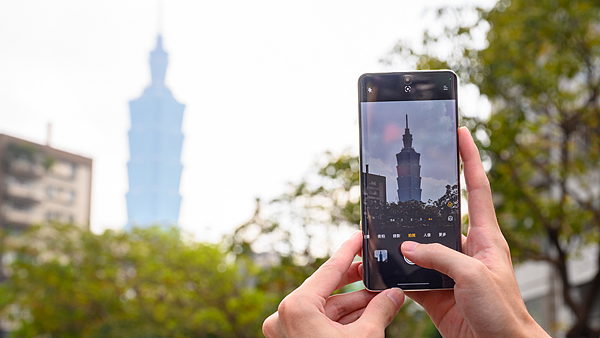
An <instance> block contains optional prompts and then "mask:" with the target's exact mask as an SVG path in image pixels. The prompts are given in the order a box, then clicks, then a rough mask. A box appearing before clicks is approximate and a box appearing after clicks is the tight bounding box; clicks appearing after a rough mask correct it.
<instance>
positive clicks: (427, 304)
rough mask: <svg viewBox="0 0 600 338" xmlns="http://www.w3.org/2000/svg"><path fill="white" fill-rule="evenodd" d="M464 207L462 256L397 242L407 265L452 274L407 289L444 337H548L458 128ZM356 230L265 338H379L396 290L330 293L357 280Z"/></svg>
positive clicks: (287, 302)
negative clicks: (530, 308)
mask: <svg viewBox="0 0 600 338" xmlns="http://www.w3.org/2000/svg"><path fill="white" fill-rule="evenodd" d="M459 139H460V143H459V145H460V154H461V158H462V160H463V164H464V171H465V180H466V184H467V200H468V204H469V230H468V234H467V236H466V237H463V252H462V253H461V252H458V251H454V250H452V249H450V248H447V247H445V246H443V245H441V244H418V243H416V242H409V241H407V242H404V243H403V244H402V253H403V255H404V256H406V258H408V259H410V260H411V261H413V262H414V263H415V264H417V265H419V266H422V267H425V268H429V269H434V270H437V271H440V272H442V273H445V274H447V275H448V276H450V277H452V278H453V279H454V281H455V283H456V285H455V286H454V289H453V290H443V291H412V292H407V293H406V294H407V295H408V296H409V297H410V298H412V299H413V300H415V301H416V302H417V303H419V304H420V305H421V306H423V308H424V309H425V311H426V312H427V314H428V315H429V316H430V317H431V320H432V321H433V323H434V324H435V325H436V327H437V328H438V330H439V331H440V333H441V334H442V336H444V337H511V338H515V337H549V336H548V334H546V332H545V331H544V330H543V329H542V328H541V327H540V326H539V325H538V324H537V323H536V322H535V321H534V320H533V318H532V317H531V316H530V315H529V313H528V312H527V309H526V308H525V304H524V303H523V299H522V298H521V293H520V292H519V287H518V284H517V280H516V278H515V275H514V272H513V266H512V262H511V259H510V251H509V248H508V244H507V243H506V240H505V239H504V236H503V235H502V232H501V231H500V227H499V226H498V222H497V220H496V213H495V211H494V206H493V203H492V195H491V190H490V184H489V181H488V179H487V177H486V175H485V171H484V170H483V165H482V163H481V159H480V157H479V151H478V150H477V147H476V146H475V143H474V142H473V139H472V138H471V134H470V133H469V131H468V130H467V129H466V128H460V129H459ZM360 234H361V233H360V232H357V233H355V234H354V235H352V237H351V238H350V239H349V240H348V241H346V242H345V243H344V244H342V246H341V247H340V249H339V250H338V251H337V252H336V253H335V254H334V255H333V256H332V257H331V258H330V259H329V260H328V261H327V262H326V263H324V264H323V265H322V266H321V267H320V268H319V269H318V270H317V271H316V272H315V273H314V274H313V275H312V276H311V277H309V278H308V279H307V280H306V281H305V282H304V283H303V284H302V285H301V286H300V287H299V288H298V289H296V290H295V291H294V292H292V293H291V294H290V295H288V296H287V297H286V298H285V299H284V300H283V301H282V302H281V304H280V305H279V309H278V311H277V312H275V313H274V314H273V315H271V316H270V317H269V318H267V319H266V320H265V322H264V324H263V333H264V334H265V336H266V337H267V338H271V337H384V336H385V328H386V327H387V326H388V325H389V323H390V322H391V321H392V319H393V318H394V316H395V315H396V313H397V312H398V310H399V308H400V306H402V303H403V302H404V294H403V292H402V291H401V290H399V289H390V290H385V291H383V292H381V293H378V294H377V293H372V292H369V291H367V290H360V291H356V292H352V293H347V294H342V295H335V296H331V294H332V292H333V291H335V290H336V289H339V288H340V287H342V286H344V285H346V284H349V283H353V282H355V281H358V280H361V279H362V264H361V263H360V262H354V263H352V260H353V259H354V257H355V256H356V255H357V254H358V253H359V252H360V249H361V245H362V239H361V235H360Z"/></svg>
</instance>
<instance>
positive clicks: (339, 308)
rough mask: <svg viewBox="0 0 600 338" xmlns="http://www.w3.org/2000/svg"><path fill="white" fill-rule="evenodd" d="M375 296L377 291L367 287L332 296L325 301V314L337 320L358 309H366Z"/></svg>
mask: <svg viewBox="0 0 600 338" xmlns="http://www.w3.org/2000/svg"><path fill="white" fill-rule="evenodd" d="M375 296H377V293H375V292H369V291H367V290H365V289H363V290H359V291H354V292H349V293H344V294H341V295H335V296H331V297H329V298H328V299H327V303H325V315H327V317H329V319H331V320H333V321H337V320H338V319H340V318H342V317H344V316H346V315H348V314H350V313H352V312H355V311H356V310H359V309H364V308H365V307H366V306H367V304H369V302H370V301H371V299H373V297H375Z"/></svg>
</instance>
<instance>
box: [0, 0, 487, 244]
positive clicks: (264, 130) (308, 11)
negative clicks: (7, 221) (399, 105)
mask: <svg viewBox="0 0 600 338" xmlns="http://www.w3.org/2000/svg"><path fill="white" fill-rule="evenodd" d="M488 2H489V1H488ZM425 5H427V6H428V7H427V8H425ZM441 5H447V1H441V0H439V1H438V0H435V1H428V2H423V1H389V0H380V1H341V0H340V1H326V0H303V1H280V0H279V1H278V0H272V1H271V0H257V1H241V0H240V1H191V0H166V1H164V4H163V6H162V7H163V19H162V22H163V24H162V27H163V28H162V33H163V37H164V40H163V41H164V46H165V49H166V51H167V52H168V53H169V68H168V70H167V79H166V83H167V85H168V86H169V88H170V89H171V90H172V91H173V94H174V96H175V98H176V99H177V100H178V101H180V102H182V103H184V104H185V105H186V109H185V112H184V122H183V132H184V134H185V140H184V145H183V154H182V163H183V165H184V170H183V174H182V180H181V189H180V191H181V195H182V197H183V201H182V205H181V212H180V225H181V227H182V228H183V229H185V230H188V231H191V232H193V233H195V234H196V235H197V238H199V239H201V240H210V241H215V240H217V239H218V238H219V237H220V236H221V235H222V234H223V233H225V232H228V231H231V230H232V229H233V228H234V227H235V226H237V225H239V224H241V223H243V222H244V221H245V220H247V219H248V218H250V217H251V215H252V211H253V207H254V198H255V197H262V198H265V199H268V198H272V197H275V196H276V195H278V194H280V193H281V192H283V191H284V189H285V183H286V182H288V181H296V180H298V179H299V178H300V177H301V176H302V175H303V174H304V173H306V171H307V170H308V168H309V167H310V166H311V163H312V162H313V161H314V159H315V157H316V156H317V155H318V154H320V153H322V152H323V151H325V150H332V151H334V152H341V151H342V150H344V149H347V148H349V149H351V150H352V151H353V152H354V153H358V149H357V147H358V125H357V116H358V113H357V104H356V103H357V94H356V91H357V90H356V82H357V79H358V77H359V76H360V75H361V74H362V73H365V72H377V71H390V70H397V69H392V68H390V67H388V66H384V65H382V64H381V63H379V62H378V60H379V59H380V58H382V57H385V56H386V54H387V53H388V52H389V51H390V50H391V49H392V47H393V46H394V44H395V43H396V42H397V41H398V40H399V39H404V40H406V41H412V42H418V41H419V40H420V39H421V36H420V32H421V31H422V28H423V27H424V26H425V25H432V24H434V23H433V22H432V15H423V13H424V11H425V10H426V9H432V8H436V7H437V6H441ZM157 8H158V6H157V1H149V0H131V1H122V0H112V1H110V0H109V1H82V0H54V1H46V0H35V1H34V0H20V1H2V2H0V46H1V47H0V48H2V52H1V53H0V65H1V66H0V93H1V94H0V117H1V119H2V123H1V124H0V132H1V133H6V134H9V135H13V136H16V137H21V138H25V139H28V140H31V141H34V142H39V143H45V142H46V124H47V123H49V122H51V123H52V128H53V129H52V130H53V133H52V140H51V144H52V146H54V147H56V148H59V149H62V150H66V151H70V152H74V153H76V154H80V155H83V156H88V157H91V158H93V160H94V168H93V170H94V172H93V188H92V189H93V191H92V214H91V227H92V229H93V230H94V231H101V230H102V229H106V228H121V227H122V226H123V225H124V224H125V223H126V221H127V215H126V207H125V193H126V192H127V190H128V185H127V172H126V163H127V161H128V159H129V154H128V141H127V131H128V130H129V127H130V121H129V110H128V101H129V100H132V99H135V98H137V97H139V96H140V95H141V93H142V91H143V89H144V88H145V87H146V86H147V85H148V84H149V82H150V70H149V65H148V59H149V53H150V51H151V50H152V49H153V48H154V46H155V43H156V34H157V30H158V28H157V27H158V24H157V22H158V20H157V17H158V16H157ZM463 108H464V106H463Z"/></svg>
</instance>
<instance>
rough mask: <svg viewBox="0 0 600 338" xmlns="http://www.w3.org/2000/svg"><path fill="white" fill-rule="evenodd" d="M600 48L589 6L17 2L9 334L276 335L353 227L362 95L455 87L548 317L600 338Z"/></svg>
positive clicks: (528, 298)
mask: <svg viewBox="0 0 600 338" xmlns="http://www.w3.org/2000/svg"><path fill="white" fill-rule="evenodd" d="M599 42H600V7H599V6H598V5H597V4H596V3H594V2H593V1H564V0H552V1H551V0H548V1H539V2H535V3H533V2H531V3H530V2H527V1H521V0H514V1H511V0H503V1H499V2H496V1H492V0H485V1H484V0H482V1H466V0H465V1H458V2H454V3H453V4H452V6H451V7H447V2H443V1H430V2H427V3H423V2H420V3H417V2H415V3H407V2H400V1H376V2H370V3H364V2H358V1H303V2H281V1H259V2H242V1H230V2H193V1H184V0H179V1H178V0H163V1H104V2H91V1H52V2H48V1H29V0H28V1H20V2H2V3H0V46H2V52H1V53H0V64H2V65H3V66H2V67H0V92H1V93H2V95H0V116H1V117H2V124H1V125H0V184H1V193H0V225H1V228H2V234H1V236H2V237H1V242H0V246H1V248H0V249H1V251H2V266H3V269H2V271H1V273H0V278H1V279H2V282H1V283H0V289H1V290H0V316H1V324H0V325H1V328H2V336H10V337H38V336H42V335H45V336H60V337H138V336H139V337H180V336H181V337H189V336H192V337H255V336H261V335H262V334H261V329H260V328H261V325H262V322H263V320H264V319H265V318H266V317H267V316H268V315H269V314H270V313H272V312H274V311H275V310H276V309H277V305H278V304H279V302H280V301H281V299H282V298H283V297H284V296H285V295H286V294H287V293H289V292H290V291H291V290H293V289H294V288H296V287H297V286H298V285H299V284H300V283H301V282H302V281H303V280H304V279H305V278H306V276H308V275H310V274H311V273H312V272H313V271H314V270H315V269H316V268H317V267H318V266H319V265H320V264H321V263H322V262H323V261H324V260H325V259H326V258H327V257H328V256H329V255H330V254H331V253H332V252H333V251H335V249H336V248H337V247H338V246H339V244H340V243H341V242H343V241H344V240H345V239H346V238H347V237H348V236H349V235H350V234H351V233H352V232H353V231H355V230H356V229H357V224H358V220H359V206H358V201H359V197H360V194H359V191H358V160H357V154H358V122H357V115H358V114H357V105H356V104H357V95H356V82H357V79H358V77H359V76H360V75H361V74H362V73H366V72H382V71H398V70H406V69H452V70H454V71H455V72H456V73H457V74H458V75H459V77H460V83H461V86H460V89H459V96H460V99H459V108H460V114H461V118H462V122H461V124H462V125H466V126H467V127H468V128H469V129H470V130H471V131H472V133H473V134H474V136H475V139H476V142H477V143H478V146H479V148H480V150H481V156H482V159H483V160H484V166H485V169H486V171H487V172H488V175H489V177H490V180H491V184H492V190H493V194H494V203H495V205H496V211H497V213H498V218H499V221H500V225H501V227H502V229H503V233H504V235H505V236H506V237H507V240H508V241H509V244H510V246H511V250H512V254H513V259H514V263H515V266H516V275H517V279H518V281H519V286H520V288H521V293H522V295H523V298H524V301H525V303H526V305H527V307H528V309H529V311H530V313H531V314H532V315H533V316H534V318H535V319H536V320H537V321H538V322H539V323H540V324H541V325H542V326H543V327H544V329H546V330H547V331H548V332H549V333H550V334H551V335H553V336H557V337H599V336H600V273H599V269H598V265H599V261H600V259H599V255H600V250H598V242H599V241H600V158H599V153H600V107H599V99H598V91H599V90H600V59H599V56H600V50H599V48H600V47H598V46H600V44H599ZM463 205H466V203H463ZM463 214H464V215H465V216H464V217H463V220H464V224H465V230H466V224H468V217H467V216H466V214H467V213H466V209H464V210H463ZM361 287H362V284H361V283H360V282H359V283H357V284H354V285H351V286H349V287H347V288H345V289H344V290H341V291H340V292H347V291H351V290H354V289H357V288H361ZM387 335H388V336H390V337H437V336H439V334H438V333H437V331H436V329H435V327H434V326H433V324H432V323H431V322H430V320H429V319H428V317H427V315H426V314H425V313H424V312H423V311H422V309H421V308H420V307H419V306H418V305H416V304H414V303H411V302H407V304H406V305H405V306H404V307H403V309H402V310H401V312H400V314H399V315H398V317H397V318H396V320H395V321H394V323H392V325H391V326H390V327H389V328H388V332H387Z"/></svg>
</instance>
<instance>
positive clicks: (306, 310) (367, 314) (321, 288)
mask: <svg viewBox="0 0 600 338" xmlns="http://www.w3.org/2000/svg"><path fill="white" fill-rule="evenodd" d="M361 247H362V232H360V231H357V232H355V233H354V234H353V235H352V237H350V239H348V240H347V241H346V242H345V243H344V244H342V246H341V247H340V248H339V249H338V251H336V252H335V254H333V256H332V257H331V258H330V259H329V260H328V261H327V262H325V263H324V264H323V265H321V267H320V268H319V269H318V270H317V271H316V272H315V273H314V274H313V275H312V276H310V277H309V278H308V279H307V280H306V281H305V282H304V283H303V284H302V285H301V286H300V287H299V288H297V289H296V290H294V292H292V293H290V294H289V295H288V296H287V297H285V299H284V300H283V301H282V302H281V304H280V305H279V309H278V311H277V312H275V313H274V314H272V315H271V316H270V317H269V318H267V319H266V320H265V322H264V324H263V333H264V334H265V336H266V337H267V338H272V337H384V335H385V328H386V327H387V326H388V325H389V324H390V323H391V321H392V319H394V317H395V316H396V314H397V313H398V310H399V309H400V307H401V306H402V304H403V303H404V293H403V292H402V290H400V289H390V290H386V291H383V292H381V293H373V292H369V291H367V290H364V289H363V290H359V291H355V292H350V293H345V294H340V295H335V296H332V295H331V293H332V292H333V291H335V290H337V289H339V288H341V287H342V286H344V285H347V284H350V283H353V282H356V281H359V280H361V279H362V263H361V262H354V263H352V260H353V259H354V257H355V256H356V254H357V253H359V252H360V250H361Z"/></svg>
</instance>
